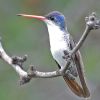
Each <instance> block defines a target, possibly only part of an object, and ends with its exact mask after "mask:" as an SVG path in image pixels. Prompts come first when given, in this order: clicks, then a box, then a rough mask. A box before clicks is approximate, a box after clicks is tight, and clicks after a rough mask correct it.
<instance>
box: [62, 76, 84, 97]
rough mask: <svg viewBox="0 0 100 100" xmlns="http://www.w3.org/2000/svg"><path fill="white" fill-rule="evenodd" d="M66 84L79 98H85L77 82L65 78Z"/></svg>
mask: <svg viewBox="0 0 100 100" xmlns="http://www.w3.org/2000/svg"><path fill="white" fill-rule="evenodd" d="M63 78H64V80H65V82H66V83H67V85H68V87H69V88H70V89H71V91H72V92H73V93H74V94H76V95H77V96H79V97H84V92H83V90H82V88H81V87H80V85H79V84H78V83H77V82H76V81H75V80H70V79H69V78H68V77H67V76H63Z"/></svg>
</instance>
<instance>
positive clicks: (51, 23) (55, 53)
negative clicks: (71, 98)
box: [18, 11, 90, 98]
mask: <svg viewBox="0 0 100 100" xmlns="http://www.w3.org/2000/svg"><path fill="white" fill-rule="evenodd" d="M18 16H23V17H26V18H36V19H38V20H41V21H43V22H44V23H45V24H46V25H47V28H48V33H49V40H50V51H51V54H52V57H53V59H54V60H55V62H56V63H57V65H58V68H59V69H61V68H62V67H65V66H66V63H67V58H68V54H69V53H70V51H71V50H72V49H73V48H74V47H75V42H74V40H73V38H72V36H71V34H69V32H68V30H67V25H66V22H65V17H64V15H63V14H62V13H60V12H59V11H52V12H50V13H49V14H47V15H45V16H38V15H27V14H18ZM83 67H84V65H83V61H82V57H81V54H80V51H79V50H78V51H77V52H76V53H75V54H74V55H73V56H72V57H71V63H70V65H69V66H68V68H67V70H66V74H65V75H64V76H63V78H64V80H65V82H66V84H67V85H68V87H69V88H70V90H71V91H72V92H73V93H74V94H75V95H77V96H79V97H83V98H88V97H89V96H90V92H89V89H88V87H87V84H86V80H85V78H84V69H83ZM76 78H79V80H80V83H79V82H78V81H77V79H76Z"/></svg>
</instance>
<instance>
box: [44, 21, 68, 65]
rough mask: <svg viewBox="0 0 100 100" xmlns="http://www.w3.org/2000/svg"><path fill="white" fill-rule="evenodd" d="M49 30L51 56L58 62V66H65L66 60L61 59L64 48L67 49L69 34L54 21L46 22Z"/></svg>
mask: <svg viewBox="0 0 100 100" xmlns="http://www.w3.org/2000/svg"><path fill="white" fill-rule="evenodd" d="M46 24H47V27H48V32H49V40H50V49H51V53H52V56H53V58H54V59H55V60H56V61H57V62H58V64H59V65H60V66H65V64H66V61H64V60H63V59H62V56H64V52H63V51H64V50H67V51H69V46H68V45H69V43H68V42H67V41H66V39H67V40H68V41H69V34H67V33H65V32H64V31H62V30H61V29H60V28H59V26H57V25H55V24H54V23H52V22H51V21H50V22H46Z"/></svg>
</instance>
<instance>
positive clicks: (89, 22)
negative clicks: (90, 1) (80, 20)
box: [0, 13, 100, 84]
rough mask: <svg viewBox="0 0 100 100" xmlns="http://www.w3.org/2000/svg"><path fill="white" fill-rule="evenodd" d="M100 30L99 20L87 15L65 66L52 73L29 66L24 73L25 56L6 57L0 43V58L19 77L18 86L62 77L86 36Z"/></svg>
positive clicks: (94, 16)
mask: <svg viewBox="0 0 100 100" xmlns="http://www.w3.org/2000/svg"><path fill="white" fill-rule="evenodd" d="M98 28H100V20H98V19H97V18H96V15H95V13H92V14H91V15H89V17H86V29H85V31H84V33H83V35H82V37H81V38H80V40H79V42H78V43H77V44H76V46H75V47H74V49H73V50H72V51H71V52H70V53H69V59H68V60H67V64H66V66H65V67H64V68H61V69H59V70H56V71H52V72H40V71H37V70H36V69H34V66H31V67H30V69H29V71H28V72H26V71H25V70H24V69H23V62H24V61H26V58H27V57H26V56H24V57H10V56H8V55H7V53H6V52H5V50H4V49H3V47H2V44H1V42H0V58H1V59H3V60H4V61H5V62H6V63H8V64H9V65H11V66H12V68H13V69H14V70H15V71H16V72H17V73H18V74H19V76H20V84H25V83H27V82H29V81H30V80H31V79H32V78H53V77H58V76H64V75H65V74H66V73H65V72H66V70H67V67H68V66H69V64H70V59H71V56H72V55H73V54H75V53H76V52H77V51H78V50H79V49H80V47H81V46H82V44H83V43H84V41H85V39H86V37H87V35H88V34H89V32H90V31H91V30H94V29H98Z"/></svg>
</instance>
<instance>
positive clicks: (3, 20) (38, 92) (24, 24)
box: [0, 0, 100, 100]
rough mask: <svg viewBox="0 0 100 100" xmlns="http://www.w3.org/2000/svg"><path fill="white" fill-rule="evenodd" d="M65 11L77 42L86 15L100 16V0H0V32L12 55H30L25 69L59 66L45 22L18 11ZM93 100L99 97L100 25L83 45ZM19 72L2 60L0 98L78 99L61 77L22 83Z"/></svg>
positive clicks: (4, 44) (22, 99)
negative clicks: (30, 66) (19, 14)
mask: <svg viewBox="0 0 100 100" xmlns="http://www.w3.org/2000/svg"><path fill="white" fill-rule="evenodd" d="M54 10H58V11H60V12H62V13H63V14H64V15H65V16H66V19H67V26H68V30H69V32H70V33H71V34H72V36H73V38H74V39H75V41H76V42H77V41H78V39H79V38H80V36H81V35H82V32H83V31H84V29H85V21H84V18H85V16H88V15H89V14H90V13H91V12H92V11H96V13H97V15H98V16H99V17H100V0H0V36H1V37H2V44H3V46H4V48H5V50H6V52H7V53H8V54H9V55H10V56H13V55H17V56H23V55H24V54H27V55H28V60H27V61H26V62H25V70H27V69H28V66H29V65H31V64H34V65H36V66H37V69H38V70H40V71H53V70H55V69H57V66H56V64H55V62H54V60H53V59H52V56H51V54H50V50H49V38H48V32H47V28H46V25H45V24H44V23H43V22H41V21H38V20H35V19H32V20H28V19H25V18H23V17H18V16H16V14H18V13H27V14H37V15H45V14H47V13H49V12H51V11H54ZM81 53H82V56H83V60H84V64H85V73H86V77H87V83H88V85H89V88H90V90H91V100H100V99H99V98H100V61H99V60H100V29H99V30H96V31H92V32H91V33H90V35H89V36H88V38H87V39H86V41H85V43H84V45H83V46H82V48H81ZM18 80H19V76H18V75H17V74H16V72H15V71H14V70H13V69H12V68H11V66H9V65H8V64H6V63H5V62H4V61H2V60H0V100H77V99H78V98H77V97H74V95H72V94H71V92H70V91H69V90H68V88H67V87H66V84H65V82H64V81H63V79H62V77H58V78H52V79H33V80H32V81H31V82H30V83H28V84H25V85H23V86H20V85H19V83H18Z"/></svg>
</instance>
